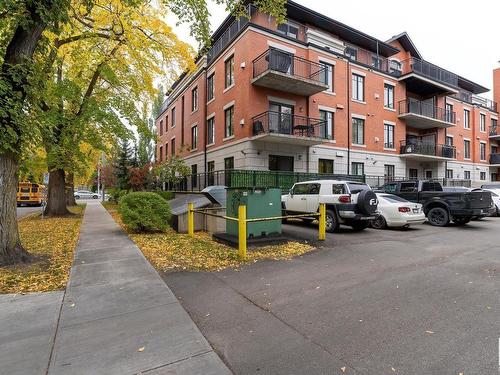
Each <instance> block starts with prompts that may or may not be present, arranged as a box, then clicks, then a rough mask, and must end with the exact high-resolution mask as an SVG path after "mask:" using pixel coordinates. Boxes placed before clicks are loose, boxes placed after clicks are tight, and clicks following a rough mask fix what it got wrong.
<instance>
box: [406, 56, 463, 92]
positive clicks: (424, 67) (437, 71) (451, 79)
mask: <svg viewBox="0 0 500 375" xmlns="http://www.w3.org/2000/svg"><path fill="white" fill-rule="evenodd" d="M402 64H403V74H407V73H417V74H419V75H421V76H424V77H426V78H430V79H432V80H434V81H438V82H441V83H444V84H447V85H452V86H454V87H458V76H457V75H456V74H455V73H452V72H450V71H448V70H446V69H443V68H441V67H439V66H437V65H434V64H432V63H430V62H428V61H424V60H420V59H417V58H416V57H412V58H410V59H407V60H404V61H403V62H402Z"/></svg>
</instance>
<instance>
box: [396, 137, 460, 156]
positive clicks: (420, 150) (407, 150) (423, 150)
mask: <svg viewBox="0 0 500 375" xmlns="http://www.w3.org/2000/svg"><path fill="white" fill-rule="evenodd" d="M399 152H400V153H401V154H417V155H427V156H437V157H441V158H450V159H455V158H456V157H457V150H456V148H455V146H450V145H442V144H437V143H428V142H422V141H401V142H400V147H399Z"/></svg>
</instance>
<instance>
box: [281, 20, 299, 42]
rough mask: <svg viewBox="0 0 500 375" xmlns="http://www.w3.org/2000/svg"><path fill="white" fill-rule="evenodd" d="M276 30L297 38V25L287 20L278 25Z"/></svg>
mask: <svg viewBox="0 0 500 375" xmlns="http://www.w3.org/2000/svg"><path fill="white" fill-rule="evenodd" d="M278 32H279V33H281V34H283V35H286V36H288V37H290V38H294V39H299V26H298V25H297V24H295V23H293V22H291V21H289V20H286V21H285V22H283V23H281V24H279V25H278Z"/></svg>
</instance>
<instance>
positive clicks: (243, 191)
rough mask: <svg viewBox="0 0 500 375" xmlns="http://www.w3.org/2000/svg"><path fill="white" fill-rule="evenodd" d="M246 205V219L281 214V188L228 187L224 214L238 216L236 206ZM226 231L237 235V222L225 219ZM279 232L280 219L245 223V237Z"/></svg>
mask: <svg viewBox="0 0 500 375" xmlns="http://www.w3.org/2000/svg"><path fill="white" fill-rule="evenodd" d="M240 205H245V206H247V219H257V218H265V217H277V216H281V189H274V188H273V189H270V188H228V189H227V200H226V215H227V216H230V217H238V207H239V206H240ZM226 233H227V234H228V235H231V236H236V237H237V236H238V222H237V221H233V220H226ZM271 234H273V235H275V234H281V220H280V219H278V220H270V221H259V222H254V223H248V224H247V237H248V238H255V237H263V236H269V235H271Z"/></svg>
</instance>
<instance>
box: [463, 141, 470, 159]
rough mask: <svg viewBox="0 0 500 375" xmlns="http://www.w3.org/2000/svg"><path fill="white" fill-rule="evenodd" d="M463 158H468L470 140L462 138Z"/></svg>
mask: <svg viewBox="0 0 500 375" xmlns="http://www.w3.org/2000/svg"><path fill="white" fill-rule="evenodd" d="M464 159H470V140H468V139H464Z"/></svg>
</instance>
